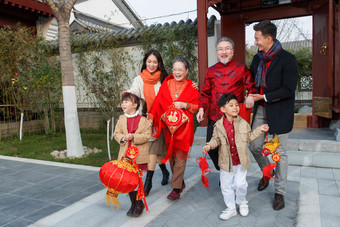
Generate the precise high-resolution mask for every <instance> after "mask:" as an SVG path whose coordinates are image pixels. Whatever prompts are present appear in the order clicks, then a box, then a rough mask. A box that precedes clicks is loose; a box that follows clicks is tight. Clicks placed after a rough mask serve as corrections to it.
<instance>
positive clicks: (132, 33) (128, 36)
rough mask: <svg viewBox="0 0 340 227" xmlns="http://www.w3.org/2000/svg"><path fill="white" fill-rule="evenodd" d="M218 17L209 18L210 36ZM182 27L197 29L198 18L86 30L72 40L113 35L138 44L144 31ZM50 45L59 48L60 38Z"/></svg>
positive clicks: (88, 40)
mask: <svg viewBox="0 0 340 227" xmlns="http://www.w3.org/2000/svg"><path fill="white" fill-rule="evenodd" d="M216 20H217V19H216V17H215V16H214V15H213V16H211V17H210V18H209V19H208V22H207V27H208V36H213V35H214V30H215V28H214V25H215V21H216ZM178 26H179V27H180V28H181V29H183V30H186V29H187V30H191V29H197V19H195V20H194V21H192V20H191V19H188V20H187V21H185V22H184V21H183V20H181V21H179V22H178V23H176V22H174V21H173V22H171V24H169V23H165V24H154V25H150V26H148V27H137V28H129V29H122V30H120V31H100V32H98V31H84V32H82V33H77V34H72V35H71V40H73V41H74V40H77V43H78V44H79V42H80V45H87V43H96V42H102V41H104V39H109V38H112V37H115V38H118V39H119V40H123V41H124V42H123V43H124V44H123V45H124V46H133V45H136V44H139V41H138V38H139V37H142V36H143V34H144V33H148V34H150V33H157V32H162V31H166V30H167V29H169V28H170V29H171V28H175V27H178ZM50 45H51V46H52V48H53V47H54V48H53V49H57V46H58V40H53V41H51V42H50Z"/></svg>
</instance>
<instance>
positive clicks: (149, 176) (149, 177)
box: [144, 170, 155, 196]
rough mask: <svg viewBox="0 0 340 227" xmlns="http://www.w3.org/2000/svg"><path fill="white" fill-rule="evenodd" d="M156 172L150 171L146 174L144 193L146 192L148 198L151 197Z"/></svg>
mask: <svg viewBox="0 0 340 227" xmlns="http://www.w3.org/2000/svg"><path fill="white" fill-rule="evenodd" d="M154 172H155V171H151V170H149V171H148V173H147V174H146V179H145V183H144V191H145V195H146V196H148V195H149V192H150V190H151V188H152V177H153V173H154Z"/></svg>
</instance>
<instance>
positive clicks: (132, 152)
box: [126, 141, 139, 159]
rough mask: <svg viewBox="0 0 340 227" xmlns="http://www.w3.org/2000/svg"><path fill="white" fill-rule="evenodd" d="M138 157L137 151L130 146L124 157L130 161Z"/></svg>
mask: <svg viewBox="0 0 340 227" xmlns="http://www.w3.org/2000/svg"><path fill="white" fill-rule="evenodd" d="M129 144H130V141H129ZM138 155H139V150H138V148H137V147H134V146H132V147H129V148H128V149H127V150H126V157H128V158H130V159H135V158H137V157H138Z"/></svg>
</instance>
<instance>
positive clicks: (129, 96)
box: [122, 92, 147, 117]
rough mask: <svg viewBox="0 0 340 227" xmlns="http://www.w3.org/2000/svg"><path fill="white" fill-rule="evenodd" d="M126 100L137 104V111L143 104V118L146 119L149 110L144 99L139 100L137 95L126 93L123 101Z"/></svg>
mask: <svg viewBox="0 0 340 227" xmlns="http://www.w3.org/2000/svg"><path fill="white" fill-rule="evenodd" d="M125 100H128V101H131V102H132V103H136V104H137V108H136V109H137V110H138V109H139V107H140V104H141V103H142V105H143V108H142V116H143V117H146V111H147V108H146V102H145V100H144V99H142V98H139V97H138V96H137V95H135V94H132V93H129V92H125V93H124V94H123V95H122V101H125Z"/></svg>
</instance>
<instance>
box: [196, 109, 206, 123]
mask: <svg viewBox="0 0 340 227" xmlns="http://www.w3.org/2000/svg"><path fill="white" fill-rule="evenodd" d="M203 116H204V109H203V108H200V109H199V110H198V113H197V115H196V118H197V121H198V122H201V121H203V120H204V117H203Z"/></svg>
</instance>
